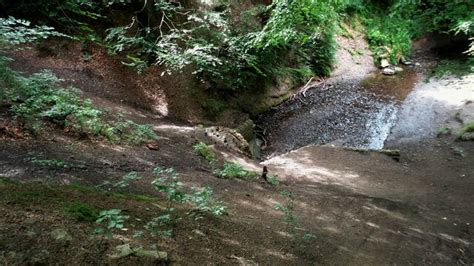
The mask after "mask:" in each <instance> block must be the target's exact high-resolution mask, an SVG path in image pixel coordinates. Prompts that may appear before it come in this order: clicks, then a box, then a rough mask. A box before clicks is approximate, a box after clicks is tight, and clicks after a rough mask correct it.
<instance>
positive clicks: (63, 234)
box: [51, 228, 72, 241]
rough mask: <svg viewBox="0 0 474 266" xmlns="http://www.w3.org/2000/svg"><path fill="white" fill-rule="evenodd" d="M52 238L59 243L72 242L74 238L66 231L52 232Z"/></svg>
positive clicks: (59, 229) (57, 230)
mask: <svg viewBox="0 0 474 266" xmlns="http://www.w3.org/2000/svg"><path fill="white" fill-rule="evenodd" d="M51 237H53V238H54V239H56V240H57V241H71V240H72V236H71V235H70V234H69V233H68V232H67V231H66V230H65V229H61V228H58V229H55V230H53V231H52V232H51Z"/></svg>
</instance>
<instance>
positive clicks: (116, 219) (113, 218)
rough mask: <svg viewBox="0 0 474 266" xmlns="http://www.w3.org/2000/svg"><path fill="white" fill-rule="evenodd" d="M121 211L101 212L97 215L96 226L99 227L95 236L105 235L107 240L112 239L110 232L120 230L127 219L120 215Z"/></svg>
mask: <svg viewBox="0 0 474 266" xmlns="http://www.w3.org/2000/svg"><path fill="white" fill-rule="evenodd" d="M121 213H122V210H119V209H111V210H103V211H101V212H100V213H99V216H98V218H97V220H96V221H95V222H96V223H97V224H99V225H101V227H99V228H97V229H96V230H95V232H96V233H97V234H105V235H106V236H107V237H108V238H112V232H113V230H114V229H122V228H123V227H124V222H125V220H127V219H128V218H129V216H127V215H122V214H121Z"/></svg>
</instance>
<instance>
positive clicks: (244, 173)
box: [214, 161, 258, 179]
mask: <svg viewBox="0 0 474 266" xmlns="http://www.w3.org/2000/svg"><path fill="white" fill-rule="evenodd" d="M214 175H216V176H217V177H221V178H228V177H236V178H242V179H252V178H256V177H257V176H258V174H257V173H256V172H253V171H248V170H245V169H244V167H243V166H242V165H240V164H237V163H234V162H230V161H226V162H225V163H224V168H223V169H216V170H214Z"/></svg>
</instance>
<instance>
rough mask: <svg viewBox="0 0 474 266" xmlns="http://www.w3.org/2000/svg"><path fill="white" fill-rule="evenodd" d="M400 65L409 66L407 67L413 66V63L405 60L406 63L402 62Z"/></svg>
mask: <svg viewBox="0 0 474 266" xmlns="http://www.w3.org/2000/svg"><path fill="white" fill-rule="evenodd" d="M402 64H404V65H407V66H409V65H413V62H412V61H409V60H407V61H402Z"/></svg>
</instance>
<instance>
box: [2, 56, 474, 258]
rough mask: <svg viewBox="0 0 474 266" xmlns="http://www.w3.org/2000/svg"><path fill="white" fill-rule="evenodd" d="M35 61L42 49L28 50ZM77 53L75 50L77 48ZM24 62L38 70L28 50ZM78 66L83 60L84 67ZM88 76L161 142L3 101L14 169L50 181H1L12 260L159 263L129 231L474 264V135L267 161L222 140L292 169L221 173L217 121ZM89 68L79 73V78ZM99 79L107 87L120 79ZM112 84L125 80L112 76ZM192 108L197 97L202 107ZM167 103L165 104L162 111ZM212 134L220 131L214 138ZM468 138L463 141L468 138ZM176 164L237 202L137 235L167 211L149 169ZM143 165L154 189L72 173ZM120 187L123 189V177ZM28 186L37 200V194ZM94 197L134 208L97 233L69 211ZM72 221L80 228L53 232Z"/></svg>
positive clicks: (155, 242) (189, 240)
mask: <svg viewBox="0 0 474 266" xmlns="http://www.w3.org/2000/svg"><path fill="white" fill-rule="evenodd" d="M23 60H25V61H18V62H28V61H27V60H28V59H23ZM68 63H70V64H73V61H70V62H68ZM16 67H17V68H18V69H22V68H25V69H23V70H25V71H26V70H31V69H30V66H28V65H23V66H22V65H21V64H17V65H16ZM70 71H71V73H73V74H71V75H72V76H74V75H76V74H74V73H75V71H77V70H74V69H72V70H70ZM75 77H76V82H75V85H76V86H78V87H79V88H80V89H83V90H84V91H86V95H88V97H92V98H93V99H94V101H97V102H99V103H106V104H107V106H108V107H109V108H117V109H124V110H128V112H126V113H127V114H129V115H130V117H132V118H135V119H137V120H138V121H140V122H144V123H149V124H151V125H152V126H153V128H154V130H155V131H156V133H157V135H158V136H159V138H158V140H157V141H156V144H157V147H158V150H150V149H149V148H147V147H146V146H144V145H143V146H134V147H131V146H123V145H111V144H108V143H104V142H98V141H91V140H79V139H75V138H72V137H70V136H67V135H65V133H63V132H61V131H58V130H56V129H54V128H49V129H48V128H47V129H46V130H47V134H45V135H44V136H42V137H38V138H33V137H31V136H28V135H27V134H26V132H23V131H22V128H21V127H20V126H18V124H15V123H14V122H12V121H11V117H10V115H9V113H8V111H7V110H4V109H2V111H1V113H0V176H1V177H8V178H10V179H14V180H21V181H27V182H28V183H27V184H30V183H29V182H30V181H33V180H34V181H41V182H42V183H46V184H49V186H46V187H41V186H39V188H37V187H33V186H29V185H16V184H5V183H2V182H0V192H1V195H0V261H2V263H3V262H5V263H6V264H28V263H30V264H34V263H43V264H78V265H79V264H82V265H84V264H107V263H110V264H124V265H135V264H156V263H157V261H149V260H146V259H143V258H141V257H134V256H129V257H124V258H121V259H119V260H113V259H111V258H110V256H109V255H110V254H112V253H113V252H114V248H115V246H117V245H120V244H124V243H130V244H132V245H136V246H139V245H141V246H144V248H157V249H159V250H162V251H166V252H168V254H169V262H170V263H172V264H185V265H188V264H194V265H202V264H242V265H252V264H264V265H283V264H292V265H310V264H350V265H381V264H457V263H459V264H472V263H474V249H473V246H472V242H473V241H474V237H473V233H472V230H473V227H472V224H473V223H474V205H473V204H472V203H473V202H474V195H473V193H472V191H473V190H474V143H473V142H462V143H456V144H455V145H456V147H457V149H453V147H454V146H453V145H454V144H453V141H454V137H453V136H446V137H443V138H431V139H427V140H425V142H422V143H418V144H417V145H407V146H406V147H403V148H402V151H401V154H402V157H401V161H400V162H396V161H394V160H392V159H391V158H389V157H387V156H385V155H382V154H379V153H377V152H365V153H358V152H354V151H347V150H343V149H338V148H331V147H320V146H307V147H303V148H300V149H298V150H296V151H292V152H290V153H287V154H283V155H280V156H276V157H273V158H272V159H270V160H268V161H266V162H263V163H262V164H257V163H255V162H252V161H250V160H248V159H247V158H244V157H243V156H242V155H241V154H237V153H232V152H230V151H227V150H225V149H222V148H219V147H217V146H216V151H218V152H219V158H221V159H222V158H227V159H233V160H237V161H239V162H240V163H242V164H244V165H246V167H247V168H249V169H254V170H258V171H259V169H261V166H262V165H267V166H268V168H269V171H270V174H276V175H278V178H279V179H280V180H281V183H280V184H279V185H278V186H272V185H270V184H267V183H265V182H262V181H261V180H241V179H220V178H217V177H215V176H213V174H212V168H211V166H210V165H209V163H208V162H207V161H206V160H204V159H203V158H202V157H200V156H198V155H197V154H195V153H194V151H193V148H192V145H194V144H195V143H197V142H198V141H199V140H203V141H207V140H206V138H205V136H204V131H203V129H201V128H199V127H194V126H190V125H183V124H179V123H175V122H170V121H169V119H167V118H157V113H156V111H155V110H153V109H151V108H137V106H136V104H134V103H133V102H137V103H140V101H141V98H139V97H137V98H133V97H134V96H133V95H136V94H130V95H127V100H126V101H124V102H123V103H121V102H120V101H117V99H115V98H114V97H109V96H110V95H104V94H103V93H101V90H93V89H91V88H92V87H90V86H89V87H88V88H89V89H86V88H82V87H81V84H87V82H89V81H87V80H81V79H85V77H84V76H83V75H80V74H77V76H75ZM77 79H79V80H77ZM101 80H102V79H94V82H95V83H94V84H93V85H94V86H93V87H97V88H109V87H108V85H109V83H108V82H102V81H101ZM111 89H112V88H111ZM188 111H191V112H190V113H192V108H190V110H188ZM158 116H159V117H161V116H162V114H160V115H158ZM209 144H211V143H209ZM459 148H461V149H462V151H463V152H462V154H460V153H459V152H458V150H459ZM32 157H36V158H43V159H62V160H64V161H66V162H69V163H70V164H71V165H80V167H79V166H78V167H68V168H55V167H46V166H40V165H37V164H34V163H33V162H32V160H31V158H32ZM156 165H161V166H165V167H173V168H174V169H176V170H177V171H178V172H179V173H181V175H182V180H183V183H184V185H185V186H186V187H191V186H210V187H212V188H213V189H214V191H215V194H216V197H217V198H218V199H219V200H222V201H224V202H225V203H226V204H227V205H228V207H229V215H228V216H223V217H212V216H209V215H205V216H204V217H202V218H200V219H194V218H189V217H188V216H187V215H185V213H186V211H187V209H186V208H187V207H186V206H181V207H178V210H177V211H178V212H179V213H183V217H188V218H184V219H183V220H182V221H180V222H178V223H177V224H176V225H175V226H174V227H173V232H174V234H173V236H172V237H170V238H160V237H149V236H147V237H143V238H138V239H135V238H133V237H132V234H133V232H136V231H137V230H140V229H141V228H142V227H143V225H144V223H145V221H147V220H149V219H151V218H152V217H156V216H157V215H160V214H161V213H162V209H161V208H160V207H159V206H160V205H163V204H166V203H165V199H164V198H163V197H162V196H159V195H158V194H156V193H155V192H154V191H153V188H152V186H151V185H150V182H151V181H152V177H151V176H149V174H148V173H149V172H150V170H151V169H152V168H153V167H154V166H156ZM131 171H136V172H138V173H139V174H142V175H143V176H144V177H145V178H144V179H142V180H140V181H137V182H135V183H133V184H131V186H130V187H129V188H125V189H122V190H121V191H122V192H133V193H139V194H146V195H149V196H152V197H153V199H151V200H143V199H142V200H138V199H137V198H136V197H131V196H120V197H118V196H117V195H116V194H113V193H111V191H106V192H104V191H96V190H92V191H91V190H88V189H85V188H83V187H79V188H77V187H71V186H67V187H65V186H64V185H70V184H82V185H98V184H101V183H102V182H103V181H105V180H109V181H117V180H118V179H119V178H120V177H122V176H124V175H125V174H127V173H129V172H131ZM285 190H286V191H291V192H292V193H293V197H294V211H293V215H294V216H295V217H296V219H297V220H298V223H299V225H298V226H297V228H296V231H297V233H298V234H302V233H303V232H309V233H311V234H312V235H314V238H312V239H310V240H308V241H303V240H301V239H300V240H295V239H294V238H293V237H292V236H291V235H289V233H288V231H287V229H288V228H287V224H286V223H285V221H284V218H283V215H282V213H281V212H280V211H277V210H275V209H274V205H275V204H276V203H282V204H285V202H286V199H285V197H284V196H282V195H281V194H280V192H282V191H285ZM118 191H120V189H119V190H118ZM25 199H26V200H25ZM76 201H79V202H86V203H88V204H89V205H91V206H93V207H95V208H97V209H111V208H119V209H122V210H123V211H124V212H125V213H126V214H127V215H129V216H130V217H131V218H130V219H129V220H128V221H127V222H126V229H127V230H123V231H116V232H114V237H113V238H112V239H106V240H104V239H99V238H95V237H91V235H93V234H92V232H93V230H94V228H95V227H96V225H95V224H94V223H93V222H92V223H90V222H77V221H75V220H74V219H71V217H68V216H67V215H65V214H64V212H63V211H62V209H63V208H64V206H63V205H62V204H63V202H76ZM58 228H62V229H65V230H67V231H68V232H70V234H72V240H68V241H65V242H64V241H57V240H56V239H54V238H53V237H52V236H51V232H52V231H53V230H55V229H58Z"/></svg>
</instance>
